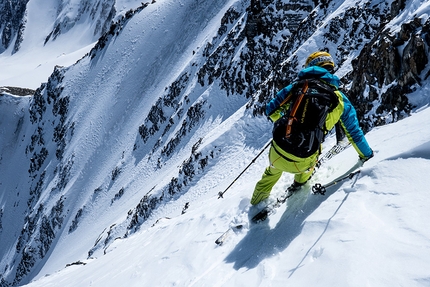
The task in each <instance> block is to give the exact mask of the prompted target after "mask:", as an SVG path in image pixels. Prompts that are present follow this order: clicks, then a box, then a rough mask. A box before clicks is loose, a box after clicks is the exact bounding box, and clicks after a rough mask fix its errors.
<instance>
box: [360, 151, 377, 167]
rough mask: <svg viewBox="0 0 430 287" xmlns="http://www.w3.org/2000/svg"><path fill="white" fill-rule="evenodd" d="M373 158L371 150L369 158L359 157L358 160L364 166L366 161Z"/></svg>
mask: <svg viewBox="0 0 430 287" xmlns="http://www.w3.org/2000/svg"><path fill="white" fill-rule="evenodd" d="M373 156H374V154H373V150H372V153H371V154H370V156H368V157H361V156H359V158H360V160H361V162H362V163H363V164H364V163H365V162H366V161H368V160H369V159H371V158H372V157H373Z"/></svg>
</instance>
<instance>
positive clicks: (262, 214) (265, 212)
mask: <svg viewBox="0 0 430 287" xmlns="http://www.w3.org/2000/svg"><path fill="white" fill-rule="evenodd" d="M350 145H351V144H350V143H349V141H347V140H342V141H338V142H337V144H336V145H334V146H333V147H332V148H331V149H330V150H328V151H327V152H326V153H324V155H323V156H321V158H320V159H319V160H318V162H317V164H316V168H319V167H320V166H321V165H322V164H323V163H325V162H326V161H328V160H330V159H332V158H333V157H334V156H335V155H337V154H339V153H340V152H342V151H343V150H345V149H346V148H347V147H349V146H350ZM354 169H355V168H354ZM294 193H295V192H288V191H285V193H284V194H282V195H281V196H280V197H279V198H277V199H276V201H275V202H274V203H271V204H269V205H267V206H265V207H264V208H263V209H262V210H260V211H259V212H258V213H257V214H256V215H254V216H253V217H252V219H251V221H252V222H253V223H259V222H262V221H264V220H266V219H267V217H268V216H269V215H271V214H273V213H274V212H275V210H276V209H277V208H279V207H280V206H281V205H282V204H283V203H284V202H285V201H287V199H288V198H290V197H291V196H292V195H293V194H294ZM242 228H243V225H242V224H237V225H233V226H231V227H229V228H228V229H227V230H226V231H225V232H224V233H223V234H221V236H219V237H218V238H217V239H216V240H215V243H216V244H217V245H218V246H221V245H223V244H224V242H225V241H226V239H227V238H228V236H229V235H230V234H231V232H232V231H233V232H237V231H238V230H241V229H242Z"/></svg>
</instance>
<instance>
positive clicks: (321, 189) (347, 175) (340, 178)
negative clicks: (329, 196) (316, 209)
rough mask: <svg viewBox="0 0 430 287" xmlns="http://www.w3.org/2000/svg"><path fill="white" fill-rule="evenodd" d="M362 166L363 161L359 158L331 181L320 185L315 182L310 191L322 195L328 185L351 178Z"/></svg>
mask: <svg viewBox="0 0 430 287" xmlns="http://www.w3.org/2000/svg"><path fill="white" fill-rule="evenodd" d="M362 166H363V162H362V161H361V160H358V161H357V163H356V164H355V165H354V166H353V167H351V168H350V169H349V170H347V171H346V172H344V173H343V174H342V175H340V176H338V177H337V178H335V179H333V180H332V181H330V182H328V183H326V184H324V185H322V184H320V183H316V184H314V185H313V186H312V192H313V193H314V194H321V195H324V194H325V192H326V190H327V188H329V187H330V186H333V185H336V184H338V183H339V182H342V181H344V180H347V179H352V178H353V177H354V176H355V175H358V174H359V173H360V172H361V170H360V169H359V168H360V167H362Z"/></svg>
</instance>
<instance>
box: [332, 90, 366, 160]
mask: <svg viewBox="0 0 430 287" xmlns="http://www.w3.org/2000/svg"><path fill="white" fill-rule="evenodd" d="M342 95H343V104H344V109H343V113H342V115H341V116H340V123H341V125H342V127H343V129H344V130H345V133H346V136H347V137H348V140H349V141H350V142H351V144H352V145H353V146H354V148H355V150H356V151H357V153H358V155H359V156H360V158H362V159H369V158H371V157H372V156H373V151H372V149H371V148H370V146H369V144H368V143H367V140H366V138H365V137H364V133H363V131H362V130H361V128H360V126H359V123H358V119H357V112H356V111H355V108H354V107H353V106H352V104H351V102H350V101H349V99H348V98H347V97H346V96H345V95H344V94H342Z"/></svg>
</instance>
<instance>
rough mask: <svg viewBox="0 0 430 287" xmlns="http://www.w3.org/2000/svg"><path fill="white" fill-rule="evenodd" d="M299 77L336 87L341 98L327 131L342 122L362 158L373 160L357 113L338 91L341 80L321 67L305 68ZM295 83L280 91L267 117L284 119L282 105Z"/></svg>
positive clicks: (268, 106) (274, 119)
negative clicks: (315, 79) (314, 79)
mask: <svg viewBox="0 0 430 287" xmlns="http://www.w3.org/2000/svg"><path fill="white" fill-rule="evenodd" d="M297 77H298V80H303V79H310V78H319V79H320V80H322V81H324V82H326V83H328V84H330V85H332V86H334V87H336V89H337V90H336V91H335V93H336V95H337V96H338V98H339V104H338V106H337V107H336V108H335V109H334V110H333V111H332V112H330V113H329V114H328V116H327V119H326V130H327V131H329V130H331V129H332V128H333V127H334V125H335V124H336V123H337V122H340V124H341V126H342V128H343V129H344V131H345V134H346V136H347V138H348V140H349V141H350V143H351V144H352V145H353V146H354V148H355V150H356V151H357V153H358V155H359V156H360V158H363V159H369V158H371V157H372V156H373V151H372V149H371V148H370V146H369V144H368V143H367V140H366V138H365V137H364V133H363V131H362V130H361V128H360V126H359V123H358V119H357V112H356V110H355V108H354V107H353V105H352V104H351V102H350V101H349V99H348V98H347V97H346V96H345V94H344V93H342V92H341V91H340V90H338V88H339V83H340V80H339V78H338V77H337V76H336V75H333V74H331V73H330V72H329V71H327V70H326V69H324V68H322V67H319V66H312V67H308V68H305V69H303V70H301V71H300V72H299V74H298V76H297ZM295 83H296V82H293V83H291V84H290V85H288V86H286V87H285V88H283V89H282V90H280V91H279V92H278V93H277V94H276V96H275V98H273V99H272V100H271V101H270V102H269V103H268V104H267V105H266V115H267V116H268V117H269V118H270V119H271V120H272V121H273V122H275V121H277V120H278V119H279V118H281V117H282V110H283V109H284V108H283V107H281V103H282V102H283V101H284V100H285V99H286V98H287V96H288V94H289V93H290V91H291V89H292V88H293V86H294V84H295ZM286 104H289V103H286Z"/></svg>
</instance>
